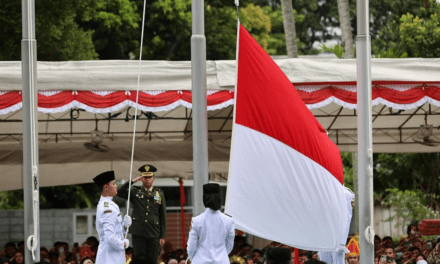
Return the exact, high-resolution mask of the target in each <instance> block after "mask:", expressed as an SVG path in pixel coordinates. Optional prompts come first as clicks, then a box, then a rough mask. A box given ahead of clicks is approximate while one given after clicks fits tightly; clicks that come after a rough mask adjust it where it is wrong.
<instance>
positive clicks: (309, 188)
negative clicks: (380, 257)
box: [226, 124, 347, 250]
mask: <svg viewBox="0 0 440 264" xmlns="http://www.w3.org/2000/svg"><path fill="white" fill-rule="evenodd" d="M232 153H233V157H231V163H232V164H230V168H231V169H230V174H229V182H228V195H227V196H228V201H227V205H226V213H227V214H228V215H230V216H232V218H233V219H234V222H235V227H236V228H237V229H239V230H242V231H244V232H248V233H251V234H254V235H256V236H259V237H262V238H265V239H268V240H273V241H277V242H280V243H283V244H286V245H289V246H294V247H297V246H300V248H301V249H306V250H332V249H335V248H337V246H338V244H339V242H340V241H341V239H342V237H341V233H344V232H343V231H342V230H345V229H346V221H347V220H346V215H347V212H346V210H347V208H346V205H345V204H346V202H345V195H344V191H343V186H342V185H341V183H340V182H338V181H337V180H336V178H335V177H333V176H332V175H331V174H330V173H329V172H328V171H327V170H326V169H325V168H323V167H322V166H321V165H319V164H318V163H316V162H314V161H313V160H311V159H310V158H308V157H306V156H304V155H303V154H302V153H300V152H298V151H296V150H295V149H293V148H291V147H290V146H287V145H286V144H284V143H282V142H280V141H278V140H276V139H274V138H272V137H269V136H267V135H265V134H263V133H260V132H258V131H255V130H253V129H250V128H248V127H245V126H242V125H240V124H235V127H234V145H233V150H232Z"/></svg>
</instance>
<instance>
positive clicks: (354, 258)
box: [347, 255, 359, 264]
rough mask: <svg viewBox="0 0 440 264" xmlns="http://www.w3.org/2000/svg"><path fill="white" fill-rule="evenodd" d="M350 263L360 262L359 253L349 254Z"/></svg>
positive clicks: (357, 263) (348, 260) (356, 263)
mask: <svg viewBox="0 0 440 264" xmlns="http://www.w3.org/2000/svg"><path fill="white" fill-rule="evenodd" d="M347 262H348V264H359V256H358V255H349V256H348V257H347Z"/></svg>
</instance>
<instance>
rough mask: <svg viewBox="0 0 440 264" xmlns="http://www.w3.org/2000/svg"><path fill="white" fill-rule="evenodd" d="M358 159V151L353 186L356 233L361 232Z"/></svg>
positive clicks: (354, 159)
mask: <svg viewBox="0 0 440 264" xmlns="http://www.w3.org/2000/svg"><path fill="white" fill-rule="evenodd" d="M358 161H359V155H358V154H357V152H355V153H353V186H354V190H353V191H354V195H355V200H354V213H353V218H354V234H359V188H358V179H359V170H358V167H359V166H358Z"/></svg>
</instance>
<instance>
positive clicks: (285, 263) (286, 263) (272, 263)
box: [266, 247, 291, 264]
mask: <svg viewBox="0 0 440 264" xmlns="http://www.w3.org/2000/svg"><path fill="white" fill-rule="evenodd" d="M290 261H291V255H290V250H289V249H287V248H281V247H279V248H272V247H269V248H267V250H266V263H267V264H290Z"/></svg>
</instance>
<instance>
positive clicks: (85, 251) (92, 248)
mask: <svg viewBox="0 0 440 264" xmlns="http://www.w3.org/2000/svg"><path fill="white" fill-rule="evenodd" d="M98 246H99V242H98V239H97V238H96V237H94V236H91V237H88V238H87V240H86V241H85V242H84V243H83V244H82V246H81V248H80V249H79V254H80V257H81V260H83V259H84V258H90V259H91V260H92V261H94V259H95V257H96V252H97V251H98Z"/></svg>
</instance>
